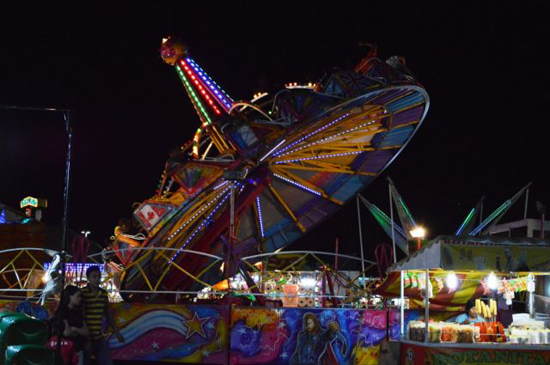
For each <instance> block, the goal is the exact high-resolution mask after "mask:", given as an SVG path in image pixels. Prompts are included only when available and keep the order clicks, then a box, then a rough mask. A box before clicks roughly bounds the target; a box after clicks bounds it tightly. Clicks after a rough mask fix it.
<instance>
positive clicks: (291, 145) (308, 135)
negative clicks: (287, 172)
mask: <svg viewBox="0 0 550 365" xmlns="http://www.w3.org/2000/svg"><path fill="white" fill-rule="evenodd" d="M348 115H349V113H346V114H344V115H342V116H341V117H338V118H336V119H334V120H333V121H332V122H330V123H328V124H326V125H324V126H322V127H320V128H318V129H316V130H315V131H313V132H311V133H309V134H306V135H305V136H303V137H302V138H300V139H298V140H297V141H295V142H292V143H291V144H289V145H288V146H286V147H285V148H283V149H281V150H280V151H278V152H275V153H274V154H273V156H278V155H280V154H281V153H283V152H284V151H286V150H288V149H289V148H292V147H294V146H296V145H297V144H298V143H300V142H302V141H303V140H305V139H307V138H309V137H311V136H313V135H315V134H317V133H319V132H321V131H323V130H325V129H327V128H328V127H330V126H331V125H333V124H335V123H338V122H339V121H341V120H342V119H344V118H345V117H347V116H348Z"/></svg>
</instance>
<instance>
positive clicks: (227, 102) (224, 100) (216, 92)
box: [185, 57, 233, 112]
mask: <svg viewBox="0 0 550 365" xmlns="http://www.w3.org/2000/svg"><path fill="white" fill-rule="evenodd" d="M185 60H186V61H187V62H188V63H189V64H190V65H191V67H192V68H193V69H194V70H195V71H196V72H197V74H198V75H199V77H200V78H201V79H202V81H203V82H204V84H205V85H206V87H208V89H209V90H210V91H211V93H212V95H213V96H214V97H215V98H216V99H217V100H218V102H219V103H220V105H221V106H222V107H223V108H224V109H225V111H226V112H229V110H230V109H231V106H232V105H233V100H232V99H231V98H230V97H229V96H228V95H227V94H226V93H225V91H223V90H222V89H221V88H220V87H219V86H218V84H216V83H215V82H214V80H212V79H211V78H210V76H208V74H207V73H206V72H204V70H203V69H202V68H201V67H200V66H199V65H198V64H197V63H196V62H195V61H193V59H191V57H186V59H185Z"/></svg>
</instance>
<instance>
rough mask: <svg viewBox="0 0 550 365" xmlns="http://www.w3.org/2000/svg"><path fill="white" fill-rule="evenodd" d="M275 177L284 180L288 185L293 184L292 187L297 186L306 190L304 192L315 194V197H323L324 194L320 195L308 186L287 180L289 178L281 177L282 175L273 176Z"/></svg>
mask: <svg viewBox="0 0 550 365" xmlns="http://www.w3.org/2000/svg"><path fill="white" fill-rule="evenodd" d="M273 176H275V177H278V178H279V179H281V180H284V181H286V182H288V183H290V184H292V185H295V186H297V187H299V188H302V189H304V190H306V191H309V192H310V193H312V194H315V195H318V196H322V194H321V193H319V192H318V191H315V190H313V189H311V188H308V187H307V186H304V185H302V184H300V183H297V182H296V181H292V180H290V179H287V178H286V177H284V176H281V175H278V174H273Z"/></svg>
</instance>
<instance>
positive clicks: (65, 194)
mask: <svg viewBox="0 0 550 365" xmlns="http://www.w3.org/2000/svg"><path fill="white" fill-rule="evenodd" d="M0 109H4V110H18V111H38V112H54V113H61V114H62V115H63V121H64V122H65V131H66V132H67V137H68V148H67V157H66V159H65V184H64V188H63V220H62V229H63V231H62V239H61V245H62V246H61V260H62V261H61V262H62V265H61V293H60V298H61V300H63V294H64V291H65V258H66V251H67V230H68V224H69V186H70V184H69V183H70V178H71V157H72V142H73V131H72V127H71V125H70V110H68V109H55V108H33V107H20V106H11V105H0ZM62 318H63V306H59V323H58V328H59V330H58V333H57V339H58V340H57V346H56V357H57V358H58V359H60V358H61V355H60V354H61V340H60V339H61V323H62V322H61V319H62Z"/></svg>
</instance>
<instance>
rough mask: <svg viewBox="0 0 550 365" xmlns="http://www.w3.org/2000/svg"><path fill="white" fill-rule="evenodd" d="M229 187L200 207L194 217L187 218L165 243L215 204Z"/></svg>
mask: <svg viewBox="0 0 550 365" xmlns="http://www.w3.org/2000/svg"><path fill="white" fill-rule="evenodd" d="M230 188H231V187H227V188H225V189H224V190H223V191H222V192H221V193H219V194H218V195H216V196H215V197H214V199H212V200H211V201H210V202H209V203H208V204H206V205H205V206H204V207H202V208H201V209H200V210H199V211H198V212H197V213H195V215H193V216H192V217H191V218H189V219H188V220H187V221H186V222H185V223H184V224H182V225H181V226H180V228H178V230H177V231H175V232H174V233H172V234H171V235H170V237H168V239H167V241H170V240H171V239H172V238H174V237H175V236H176V235H177V234H178V233H180V231H181V230H182V229H184V228H185V227H186V226H187V225H188V224H189V223H191V222H192V221H193V219H195V218H196V217H197V216H198V215H199V214H201V213H202V212H204V211H205V210H206V209H207V208H208V207H209V206H211V205H212V204H213V203H214V202H216V201H217V200H218V198H219V197H220V196H222V195H223V194H224V193H225V192H227V191H228V190H229V189H230Z"/></svg>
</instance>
